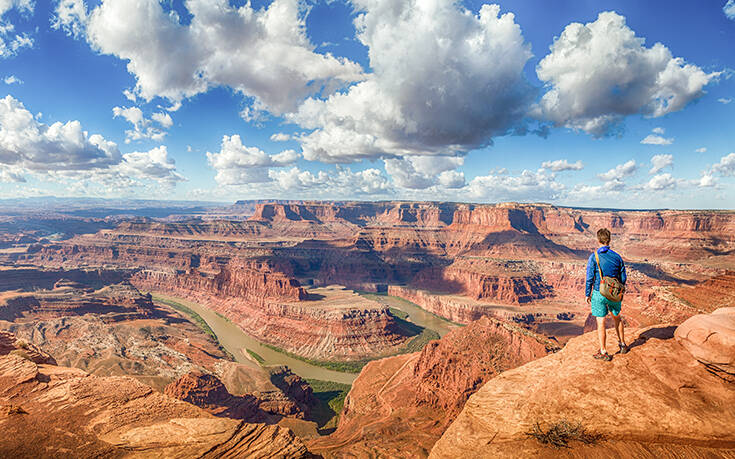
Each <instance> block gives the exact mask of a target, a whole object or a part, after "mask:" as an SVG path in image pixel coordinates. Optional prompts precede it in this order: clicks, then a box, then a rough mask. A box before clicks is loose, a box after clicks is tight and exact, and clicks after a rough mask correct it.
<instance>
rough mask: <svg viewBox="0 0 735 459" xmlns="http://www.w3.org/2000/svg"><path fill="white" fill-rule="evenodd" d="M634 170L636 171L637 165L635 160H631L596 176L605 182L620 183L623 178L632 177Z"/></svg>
mask: <svg viewBox="0 0 735 459" xmlns="http://www.w3.org/2000/svg"><path fill="white" fill-rule="evenodd" d="M636 170H638V165H637V164H636V162H635V160H633V159H631V160H630V161H628V162H626V163H624V164H618V165H617V166H615V167H613V168H612V169H610V170H609V171H607V172H605V173H602V174H597V176H598V177H600V178H601V179H602V180H604V181H605V182H612V181H621V180H623V179H624V178H625V177H629V176H631V175H633V174H634V173H635V172H636Z"/></svg>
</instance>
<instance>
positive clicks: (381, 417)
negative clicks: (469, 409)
mask: <svg viewBox="0 0 735 459" xmlns="http://www.w3.org/2000/svg"><path fill="white" fill-rule="evenodd" d="M555 349H556V345H555V343H553V342H551V341H549V340H546V339H545V338H543V337H541V336H538V335H535V334H533V333H530V332H528V331H527V330H524V329H522V328H520V327H518V326H515V325H512V324H508V323H505V322H501V321H498V320H495V319H491V318H487V317H485V318H482V319H481V320H479V321H476V322H473V323H471V324H470V325H468V326H467V327H462V328H459V329H456V330H454V331H452V332H450V333H449V334H447V335H446V336H445V337H444V338H442V339H441V340H438V341H432V342H430V343H429V344H428V345H427V346H426V347H425V348H424V349H423V351H421V352H418V353H415V354H407V355H401V356H396V357H389V358H386V359H382V360H377V361H374V362H370V363H369V364H368V365H367V366H366V367H365V368H364V369H363V370H362V372H361V373H360V376H358V378H357V380H355V382H354V384H353V386H352V389H351V390H350V393H349V395H348V396H347V400H346V401H345V407H344V410H343V412H342V415H341V417H340V420H339V425H338V427H337V430H336V431H335V432H334V433H333V434H332V435H330V436H328V437H324V438H320V439H316V440H313V441H311V442H309V448H310V449H311V450H312V451H314V452H318V453H320V454H323V455H324V456H325V457H352V456H357V457H368V456H370V457H376V456H377V457H406V458H409V457H410V458H414V457H425V456H426V455H427V454H428V452H429V450H430V449H431V446H432V445H433V443H434V442H435V441H436V440H437V439H438V438H439V436H440V435H441V433H442V432H443V431H444V429H445V428H446V426H447V425H448V423H449V422H451V420H452V419H453V418H454V416H456V414H457V413H458V412H459V410H460V409H461V407H462V405H463V404H464V402H465V401H466V400H467V398H468V397H469V396H470V395H471V394H472V393H473V392H474V391H476V390H477V389H478V388H479V387H481V386H482V384H483V383H484V382H485V381H487V380H489V379H491V378H492V377H493V376H495V375H497V374H499V373H501V372H503V371H505V370H508V369H510V368H513V367H516V366H518V365H521V364H523V363H525V362H528V361H530V360H533V359H536V358H538V357H541V356H543V355H546V354H547V353H548V352H550V351H552V350H555Z"/></svg>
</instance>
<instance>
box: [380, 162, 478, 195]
mask: <svg viewBox="0 0 735 459" xmlns="http://www.w3.org/2000/svg"><path fill="white" fill-rule="evenodd" d="M384 162H385V171H386V172H387V173H388V175H390V177H391V178H392V179H393V183H395V184H396V185H397V186H399V187H401V188H410V189H414V190H423V189H426V188H429V187H431V186H435V185H438V184H440V183H441V180H443V181H444V183H448V184H450V185H451V186H450V187H449V188H459V187H461V186H463V185H464V175H463V174H461V173H459V172H456V171H454V170H455V169H456V168H458V167H459V166H461V165H462V164H464V158H462V157H459V156H456V157H450V156H444V157H437V156H407V157H406V158H404V159H396V158H386V159H385V160H384ZM450 171H454V172H455V173H454V174H445V173H446V172H450ZM442 174H444V175H442ZM441 177H443V178H441ZM460 177H461V178H462V180H463V182H462V184H461V185H459V179H460ZM440 178H441V180H440Z"/></svg>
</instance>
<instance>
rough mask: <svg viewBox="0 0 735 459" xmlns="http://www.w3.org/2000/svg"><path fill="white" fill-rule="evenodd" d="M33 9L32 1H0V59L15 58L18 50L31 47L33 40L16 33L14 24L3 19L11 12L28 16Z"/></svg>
mask: <svg viewBox="0 0 735 459" xmlns="http://www.w3.org/2000/svg"><path fill="white" fill-rule="evenodd" d="M33 8H34V3H33V0H2V1H0V58H8V57H12V56H15V55H16V54H18V51H19V50H20V49H22V48H30V47H32V46H33V38H31V36H30V35H28V34H27V33H16V32H15V24H13V23H12V22H10V21H9V20H8V19H7V18H6V17H5V15H6V14H7V13H9V12H11V11H14V12H17V13H18V14H20V15H22V16H30V15H31V14H33Z"/></svg>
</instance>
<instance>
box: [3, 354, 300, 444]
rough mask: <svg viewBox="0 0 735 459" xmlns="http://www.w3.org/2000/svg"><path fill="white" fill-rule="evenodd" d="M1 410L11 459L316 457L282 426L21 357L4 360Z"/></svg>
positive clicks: (126, 381)
mask: <svg viewBox="0 0 735 459" xmlns="http://www.w3.org/2000/svg"><path fill="white" fill-rule="evenodd" d="M6 400H12V404H7V402H6ZM0 404H2V405H3V407H4V409H2V410H0V428H2V431H3V436H2V440H0V456H3V457H18V458H21V457H29V458H31V457H33V458H35V457H62V456H68V455H70V454H73V455H74V456H76V457H99V456H105V457H118V456H126V457H263V458H265V457H273V458H275V457H294V458H305V457H311V455H310V454H309V453H308V451H307V450H306V448H305V447H304V445H303V444H302V443H301V441H300V440H299V439H297V438H296V437H294V435H293V433H292V432H291V431H289V430H287V429H284V428H282V427H279V426H274V425H271V426H268V425H265V424H247V423H244V422H242V421H238V420H233V419H226V418H217V417H214V416H212V415H211V414H208V413H206V412H205V411H203V410H201V409H200V408H197V407H195V406H194V405H191V404H188V403H185V402H181V401H178V400H176V399H173V398H170V397H168V396H166V395H163V394H161V393H159V392H156V391H153V390H152V389H151V388H150V387H148V386H145V385H143V384H141V383H139V382H138V381H136V380H134V379H131V378H126V377H96V376H90V375H88V374H86V373H84V372H83V371H81V370H77V369H72V368H65V367H56V366H53V365H38V364H36V363H34V362H32V361H30V360H27V359H25V358H23V357H20V356H17V355H6V356H0Z"/></svg>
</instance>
